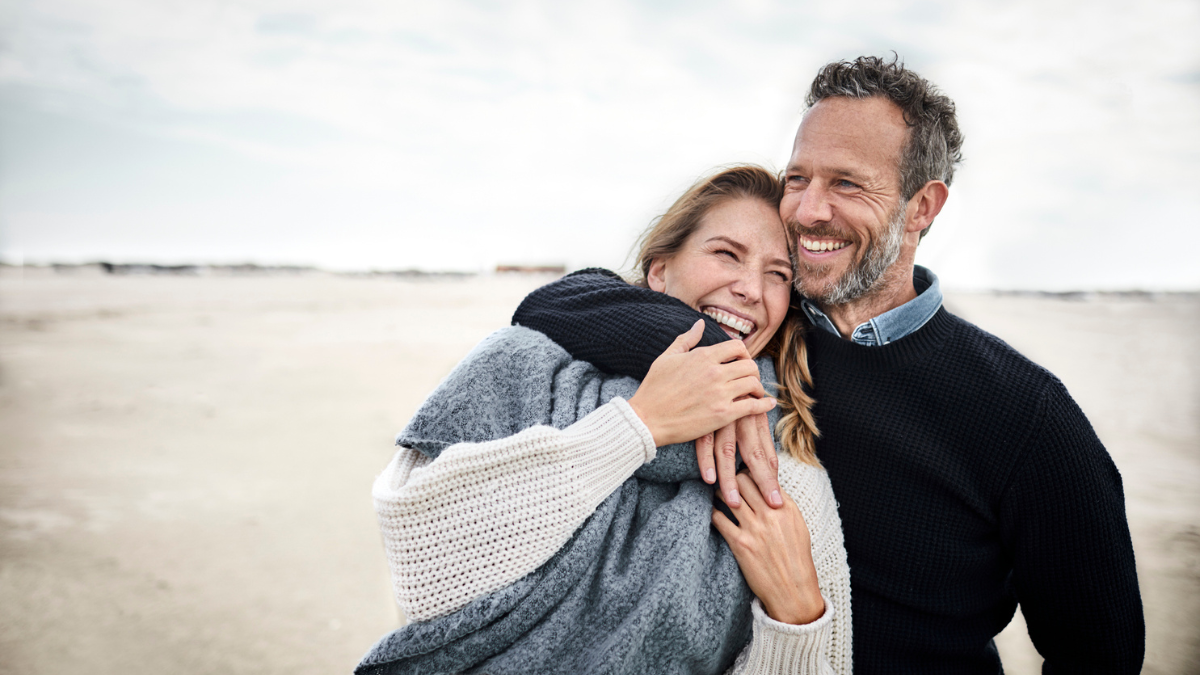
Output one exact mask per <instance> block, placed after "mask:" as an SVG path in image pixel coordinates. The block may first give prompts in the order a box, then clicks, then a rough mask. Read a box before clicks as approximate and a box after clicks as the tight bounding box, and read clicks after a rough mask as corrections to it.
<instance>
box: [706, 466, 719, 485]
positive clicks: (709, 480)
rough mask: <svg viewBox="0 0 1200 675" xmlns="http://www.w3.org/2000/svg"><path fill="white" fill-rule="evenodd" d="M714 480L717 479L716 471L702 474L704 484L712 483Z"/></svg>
mask: <svg viewBox="0 0 1200 675" xmlns="http://www.w3.org/2000/svg"><path fill="white" fill-rule="evenodd" d="M716 479H717V470H716V469H708V470H707V471H705V472H704V482H706V483H712V482H713V481H715V480H716Z"/></svg>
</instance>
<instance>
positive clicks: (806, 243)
mask: <svg viewBox="0 0 1200 675" xmlns="http://www.w3.org/2000/svg"><path fill="white" fill-rule="evenodd" d="M796 240H797V241H798V242H799V244H800V248H801V249H802V250H803V251H804V253H805V254H806V256H805V257H812V258H826V257H830V256H832V255H833V254H834V253H835V252H837V251H840V250H842V249H843V248H846V247H847V246H849V245H850V243H851V242H849V241H847V240H845V239H831V238H824V237H822V238H820V239H817V238H812V237H803V236H801V237H797V238H796Z"/></svg>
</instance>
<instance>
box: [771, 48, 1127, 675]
mask: <svg viewBox="0 0 1200 675" xmlns="http://www.w3.org/2000/svg"><path fill="white" fill-rule="evenodd" d="M807 103H808V105H809V110H808V112H807V113H806V115H805V117H804V121H803V122H802V123H801V125H800V129H799V131H798V133H797V134H796V142H795V145H794V149H793V152H792V157H791V160H790V161H789V163H788V167H787V171H786V174H785V179H784V180H785V184H786V193H785V196H784V199H783V202H782V204H781V205H780V214H781V216H782V217H783V219H784V222H785V223H786V224H787V226H788V228H789V230H790V231H791V232H792V233H793V234H794V235H795V237H796V243H797V258H798V263H799V274H798V275H797V277H796V279H797V284H796V287H797V290H798V291H800V293H801V294H802V295H803V296H804V297H805V300H804V301H803V302H802V306H803V309H804V312H805V314H806V315H807V316H808V317H809V318H810V320H811V321H812V323H813V324H814V325H815V326H816V327H817V330H815V331H812V332H811V333H810V336H809V349H810V363H811V365H812V369H813V379H814V382H815V383H816V385H815V395H816V398H817V400H818V404H817V406H816V409H815V413H816V417H817V419H818V422H819V424H820V426H821V430H822V432H823V434H824V437H823V438H822V440H821V441H820V443H819V445H818V449H817V453H818V455H819V456H820V458H821V461H822V462H823V463H824V465H825V467H826V468H827V470H828V471H829V476H830V480H831V481H832V483H833V487H834V492H835V494H836V495H837V497H838V501H839V503H840V513H841V516H842V522H843V527H844V530H845V536H846V548H847V552H848V555H849V562H850V569H851V574H852V589H853V591H852V592H853V607H854V635H855V645H854V647H855V649H854V652H855V666H856V672H860V673H871V672H893V673H894V672H901V671H910V672H980V673H982V672H991V673H995V672H999V661H998V658H997V656H996V654H995V647H994V644H993V643H992V641H991V640H992V637H993V636H994V635H995V634H996V633H997V632H999V631H1000V630H1001V629H1003V628H1004V626H1005V625H1006V624H1007V623H1008V622H1009V620H1010V619H1011V618H1012V615H1013V612H1014V608H1015V606H1016V603H1017V602H1018V601H1019V602H1020V604H1021V606H1022V609H1023V612H1024V615H1025V619H1026V622H1027V623H1028V626H1029V632H1030V636H1031V638H1032V639H1033V642H1034V645H1035V646H1036V647H1037V648H1038V650H1039V651H1040V652H1041V654H1042V656H1043V657H1044V658H1045V659H1046V665H1045V667H1044V672H1054V673H1058V672H1089V673H1099V672H1129V673H1136V672H1138V671H1139V670H1140V668H1141V663H1142V656H1143V649H1144V638H1145V626H1144V622H1143V619H1142V609H1141V598H1140V595H1139V592H1138V585H1137V577H1136V573H1135V570H1134V560H1133V550H1132V546H1131V543H1130V538H1129V529H1128V525H1127V524H1126V520H1125V509H1124V497H1123V494H1122V489H1121V479H1120V476H1119V474H1118V473H1117V470H1116V467H1115V466H1114V465H1113V463H1112V460H1111V459H1110V458H1109V456H1108V454H1107V452H1106V451H1105V450H1104V448H1103V446H1102V445H1101V444H1100V441H1099V440H1098V439H1097V438H1096V435H1095V433H1094V432H1093V431H1092V428H1091V426H1090V425H1089V424H1088V422H1087V420H1086V419H1085V418H1084V416H1083V413H1082V412H1081V411H1080V410H1079V408H1078V407H1077V406H1076V405H1075V403H1074V401H1072V400H1071V397H1070V396H1069V395H1068V394H1067V392H1066V390H1065V388H1064V387H1063V386H1062V384H1061V383H1060V382H1059V381H1058V380H1057V379H1055V378H1054V377H1053V376H1052V375H1051V374H1050V373H1048V372H1046V371H1045V370H1043V369H1041V368H1039V367H1038V366H1036V365H1034V364H1033V363H1031V362H1029V361H1028V360H1026V359H1024V358H1023V357H1021V356H1020V355H1019V354H1017V353H1016V352H1015V351H1014V350H1013V349H1012V348H1011V347H1009V346H1008V345H1006V344H1004V343H1003V342H1001V341H1000V340H998V339H996V338H995V337H993V336H991V335H989V334H987V333H985V332H983V331H982V330H980V329H979V328H977V327H975V326H973V325H971V324H968V323H966V322H965V321H962V320H961V319H958V318H957V317H954V316H953V315H951V314H949V313H948V312H947V311H946V310H945V309H944V308H942V306H941V304H942V302H941V292H940V290H939V288H938V280H937V277H936V276H934V275H933V273H931V272H929V271H928V270H926V269H924V268H921V267H917V266H915V265H914V263H913V259H914V256H915V255H916V249H917V245H918V242H919V241H920V239H921V237H923V236H924V235H925V234H926V232H927V231H928V229H929V227H930V225H931V224H932V223H933V221H934V218H935V217H936V216H937V215H938V213H939V212H940V210H941V208H942V206H943V205H944V204H945V202H946V198H947V195H948V186H949V185H950V182H951V180H952V179H953V176H954V165H955V164H956V163H958V161H959V160H960V147H961V144H962V136H961V135H960V133H959V131H958V125H957V122H956V119H955V111H954V104H953V102H951V101H950V99H948V98H947V97H945V96H943V95H941V94H940V93H938V92H937V90H936V89H935V88H934V87H933V86H932V85H930V84H929V83H928V82H926V81H925V80H923V79H922V78H920V77H919V76H918V75H917V74H916V73H913V72H912V71H909V70H907V69H905V68H904V67H903V66H902V65H898V64H897V63H895V62H892V63H888V62H885V61H883V60H882V59H878V58H870V57H864V58H859V59H857V60H855V61H854V62H851V63H833V64H830V65H828V66H826V67H825V68H824V69H822V71H821V72H820V74H818V76H817V78H816V80H815V81H814V82H813V85H812V89H811V91H810V93H809V96H808V101H807Z"/></svg>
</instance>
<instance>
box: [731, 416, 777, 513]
mask: <svg viewBox="0 0 1200 675" xmlns="http://www.w3.org/2000/svg"><path fill="white" fill-rule="evenodd" d="M760 418H763V419H765V418H766V415H755V416H753V417H743V418H742V419H740V420H738V421H737V443H738V449H739V450H740V451H741V453H742V461H743V462H745V463H746V468H747V469H748V470H749V471H750V478H753V483H754V484H755V486H757V490H755V492H756V493H758V492H761V493H762V496H763V497H765V498H766V503H767V504H770V505H771V506H772V507H774V508H779V507H781V506H783V497H782V496H781V493H780V490H779V478H778V460H777V459H776V457H775V443H774V441H773V440H772V439H771V437H770V435H769V434H768V435H767V436H766V438H764V437H763V434H762V425H761V424H760V421H761V420H760ZM772 460H774V461H772ZM743 496H746V495H744V494H743Z"/></svg>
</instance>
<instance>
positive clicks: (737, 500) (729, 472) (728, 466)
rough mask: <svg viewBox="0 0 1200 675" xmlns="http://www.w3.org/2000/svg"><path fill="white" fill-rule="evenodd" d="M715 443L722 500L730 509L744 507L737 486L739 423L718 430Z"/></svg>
mask: <svg viewBox="0 0 1200 675" xmlns="http://www.w3.org/2000/svg"><path fill="white" fill-rule="evenodd" d="M714 443H715V450H714V454H715V455H716V461H717V482H718V483H719V486H718V487H719V489H720V490H721V498H722V499H723V500H724V501H725V503H726V504H727V505H729V508H731V509H736V508H738V507H739V506H741V505H742V497H741V495H740V494H739V493H738V484H737V423H736V422H735V423H732V424H728V425H726V426H723V427H721V428H720V429H717V431H716V437H715V440H714Z"/></svg>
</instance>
